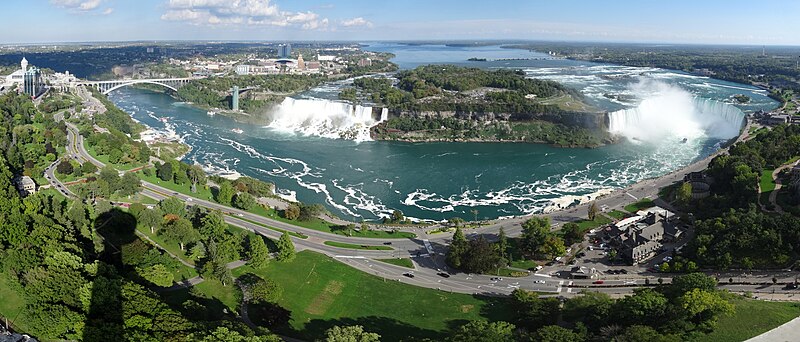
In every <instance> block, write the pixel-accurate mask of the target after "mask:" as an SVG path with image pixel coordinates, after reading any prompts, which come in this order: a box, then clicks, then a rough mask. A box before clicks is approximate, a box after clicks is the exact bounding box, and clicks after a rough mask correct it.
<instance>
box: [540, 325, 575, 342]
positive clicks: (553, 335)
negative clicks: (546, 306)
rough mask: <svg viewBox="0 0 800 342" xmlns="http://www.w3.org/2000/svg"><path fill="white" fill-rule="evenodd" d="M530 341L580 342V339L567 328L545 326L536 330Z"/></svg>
mask: <svg viewBox="0 0 800 342" xmlns="http://www.w3.org/2000/svg"><path fill="white" fill-rule="evenodd" d="M532 340H533V341H537V342H574V341H580V340H581V337H580V335H578V334H576V333H574V332H573V331H572V330H569V329H567V328H562V327H559V326H557V325H547V326H544V327H541V328H539V329H538V330H536V332H535V333H534V334H533V339H532Z"/></svg>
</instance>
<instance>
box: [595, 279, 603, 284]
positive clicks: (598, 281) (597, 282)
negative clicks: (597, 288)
mask: <svg viewBox="0 0 800 342" xmlns="http://www.w3.org/2000/svg"><path fill="white" fill-rule="evenodd" d="M602 283H604V281H602V280H595V281H593V282H592V284H602Z"/></svg>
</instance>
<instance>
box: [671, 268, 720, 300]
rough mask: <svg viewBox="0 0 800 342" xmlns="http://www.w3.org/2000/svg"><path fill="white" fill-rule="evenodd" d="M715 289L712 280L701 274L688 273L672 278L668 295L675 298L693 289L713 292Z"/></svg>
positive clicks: (715, 284)
mask: <svg viewBox="0 0 800 342" xmlns="http://www.w3.org/2000/svg"><path fill="white" fill-rule="evenodd" d="M716 287H717V281H716V280H715V279H714V278H712V277H709V276H707V275H705V274H703V273H690V274H684V275H680V276H677V277H674V278H672V284H670V286H669V289H668V290H669V291H668V293H669V295H670V297H672V298H677V297H680V296H682V295H683V294H685V293H687V292H689V291H692V290H694V289H699V290H703V291H713V290H714V289H715V288H716Z"/></svg>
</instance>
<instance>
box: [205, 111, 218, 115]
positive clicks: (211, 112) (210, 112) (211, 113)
mask: <svg viewBox="0 0 800 342" xmlns="http://www.w3.org/2000/svg"><path fill="white" fill-rule="evenodd" d="M206 114H208V116H214V114H217V113H214V111H213V110H209V111H207V112H206Z"/></svg>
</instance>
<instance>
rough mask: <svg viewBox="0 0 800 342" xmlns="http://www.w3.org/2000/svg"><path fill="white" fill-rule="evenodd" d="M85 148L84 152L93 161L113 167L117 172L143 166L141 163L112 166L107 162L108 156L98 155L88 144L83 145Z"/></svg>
mask: <svg viewBox="0 0 800 342" xmlns="http://www.w3.org/2000/svg"><path fill="white" fill-rule="evenodd" d="M85 146H86V152H89V155H90V156H92V157H94V159H97V160H99V161H100V162H102V163H103V164H107V165H111V166H113V167H114V169H116V170H117V171H126V170H130V169H135V168H137V167H140V166H142V165H143V164H141V163H136V164H112V163H109V162H108V156H107V155H98V154H97V152H95V151H94V146H89V145H88V144H85Z"/></svg>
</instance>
